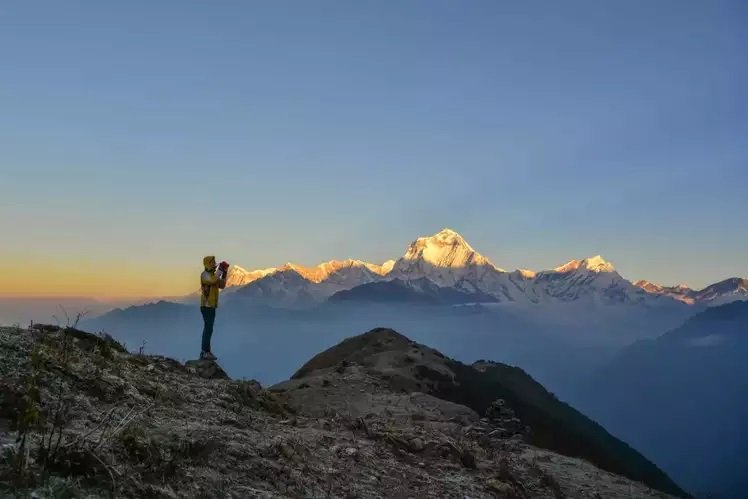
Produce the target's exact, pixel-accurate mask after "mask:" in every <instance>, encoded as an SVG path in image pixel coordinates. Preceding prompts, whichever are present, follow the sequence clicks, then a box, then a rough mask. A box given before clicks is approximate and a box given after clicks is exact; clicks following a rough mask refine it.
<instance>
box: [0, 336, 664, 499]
mask: <svg viewBox="0 0 748 499" xmlns="http://www.w3.org/2000/svg"><path fill="white" fill-rule="evenodd" d="M0 357H2V362H1V363H0V496H8V497H112V496H114V497H320V498H322V497H324V498H328V497H345V498H353V497H360V498H369V497H372V498H373V497H419V498H420V497H460V498H463V497H471V498H478V497H519V498H529V497H548V498H559V497H600V498H603V497H604V498H609V497H668V496H667V495H666V494H665V493H664V492H660V491H658V490H654V489H652V488H650V487H648V486H646V485H643V484H642V483H640V482H638V481H633V480H630V479H628V478H625V477H623V476H621V475H619V474H614V473H611V472H609V471H604V470H602V469H600V468H598V467H596V466H594V465H593V464H591V463H590V462H589V461H587V460H584V459H582V458H580V457H573V456H574V454H575V451H573V450H569V449H567V451H565V454H566V455H563V454H562V453H559V452H554V451H553V450H550V449H553V448H561V447H563V445H562V444H558V443H554V442H553V441H551V440H548V437H547V435H546V434H547V431H548V429H547V428H543V426H544V425H548V424H550V419H547V418H544V417H543V416H542V411H540V409H538V407H541V406H542V404H541V405H537V404H536V406H535V409H532V407H531V406H532V404H533V403H535V402H537V401H535V402H533V401H528V400H524V399H522V398H521V397H518V396H517V394H516V393H513V392H512V391H511V389H509V388H507V386H509V385H504V388H503V392H502V390H501V389H498V390H496V396H495V397H494V398H493V399H492V400H491V401H490V402H489V403H487V404H485V405H486V407H484V408H483V410H482V411H481V413H480V414H479V413H478V412H476V408H479V406H480V405H481V404H483V402H482V401H483V400H484V399H485V400H487V398H485V397H483V398H482V397H470V398H469V400H465V401H463V402H464V403H459V401H458V400H457V399H456V396H455V393H460V392H465V393H468V394H469V393H471V390H474V389H475V387H474V386H472V385H471V381H470V378H469V377H466V375H465V373H464V372H460V369H469V370H470V371H472V372H474V373H476V376H477V378H476V379H481V380H483V379H484V378H483V377H484V376H488V377H490V379H492V380H494V381H495V380H496V379H498V378H497V376H498V377H503V376H504V375H505V374H507V373H508V374H511V375H512V376H514V377H517V376H518V373H517V372H514V371H509V372H504V371H500V370H501V369H503V367H502V366H501V365H497V364H493V363H482V364H480V365H476V366H464V365H462V364H459V363H456V362H454V361H451V360H450V359H446V358H445V357H443V356H442V355H441V354H439V353H438V352H436V351H435V350H432V349H429V348H427V347H424V346H422V345H418V344H416V343H413V342H410V341H409V340H408V339H407V338H405V337H403V336H401V335H399V334H397V333H395V332H394V331H391V330H374V331H372V332H369V333H367V334H365V335H361V336H358V337H355V338H352V339H351V340H347V341H346V342H343V343H341V344H340V345H338V346H337V347H334V348H332V349H330V350H328V351H326V352H323V353H321V354H320V355H318V356H316V357H314V358H313V359H311V360H310V361H309V362H308V363H307V364H306V365H305V366H303V367H302V368H301V369H300V370H299V371H298V372H297V373H296V374H295V375H294V376H293V378H292V379H291V380H289V381H288V382H285V383H281V384H280V385H277V386H274V387H272V388H271V389H270V390H265V389H263V388H262V387H261V386H259V384H258V383H257V382H254V381H247V380H230V379H228V377H227V376H226V375H225V373H224V372H223V370H222V369H221V368H220V366H218V364H215V363H211V362H196V361H192V362H188V363H187V364H182V363H180V362H178V361H175V360H173V359H169V358H165V357H159V356H146V355H142V354H137V353H128V352H127V351H126V350H125V349H124V348H123V347H122V346H121V345H120V344H119V343H117V342H116V341H114V340H113V339H112V338H110V337H107V336H99V335H91V334H88V333H84V332H82V331H78V330H75V329H69V328H68V329H61V328H56V327H36V328H34V329H33V330H25V329H23V330H22V329H17V328H0ZM459 366H462V367H461V368H460V369H458V367H459ZM504 367H505V366H504ZM525 376H526V375H525ZM449 379H451V380H452V386H453V387H454V388H459V385H462V388H463V390H455V391H452V392H450V390H448V389H447V386H448V383H447V380H449ZM497 387H498V388H500V386H499V385H490V387H489V388H490V389H495V388H497ZM481 393H482V392H481ZM499 395H504V396H503V397H499ZM476 401H477V402H476ZM481 416H483V417H481ZM523 418H524V419H523ZM533 422H534V423H535V424H536V426H538V427H537V428H533ZM565 424H566V423H565V422H564V421H562V420H559V422H558V425H559V426H558V427H559V430H560V433H559V434H560V435H563V434H564V432H565V431H567V430H565V429H564V425H565ZM567 433H568V432H567ZM544 435H546V436H544ZM560 441H563V438H561V439H560ZM538 442H541V443H543V445H544V446H545V447H546V448H541V447H540V446H538V445H537V444H538ZM533 444H535V445H533ZM577 454H578V452H577ZM614 454H615V453H614V452H613V453H612V454H610V456H611V457H612V456H614ZM603 461H604V460H603ZM611 463H613V465H611ZM615 463H616V461H615V459H612V461H611V462H603V463H602V464H603V465H605V466H606V467H608V468H611V467H612V466H622V465H621V464H620V463H618V464H615ZM639 464H641V463H639ZM624 471H626V472H627V473H628V474H630V475H631V474H633V473H634V472H635V471H636V470H633V469H625V470H624ZM649 471H650V472H652V473H654V475H649V476H648V478H647V480H648V481H649V482H651V483H654V482H657V481H658V480H659V482H658V483H661V484H665V485H661V486H659V488H660V489H666V490H667V489H668V488H670V489H672V490H670V491H671V492H676V493H678V492H679V489H677V487H676V486H675V485H674V484H671V485H668V484H667V477H665V476H664V475H661V476H660V475H657V473H655V471H656V469H654V470H649Z"/></svg>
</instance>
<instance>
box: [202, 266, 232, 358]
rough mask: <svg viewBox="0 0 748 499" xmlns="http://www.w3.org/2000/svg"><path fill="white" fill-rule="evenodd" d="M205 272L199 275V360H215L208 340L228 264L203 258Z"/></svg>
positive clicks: (224, 282) (224, 284)
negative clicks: (201, 332)
mask: <svg viewBox="0 0 748 499" xmlns="http://www.w3.org/2000/svg"><path fill="white" fill-rule="evenodd" d="M203 266H204V267H205V270H204V271H203V273H202V274H200V291H201V293H200V313H201V314H202V316H203V341H202V347H201V349H200V358H201V359H206V360H216V356H215V355H213V353H212V352H211V351H210V339H211V337H212V336H213V324H215V321H216V309H217V308H218V293H219V290H221V289H223V288H225V287H226V275H227V274H228V270H229V264H228V263H226V262H221V265H220V266H219V265H217V264H216V257H214V256H206V257H205V258H203Z"/></svg>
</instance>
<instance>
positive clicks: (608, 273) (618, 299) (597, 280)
mask: <svg viewBox="0 0 748 499" xmlns="http://www.w3.org/2000/svg"><path fill="white" fill-rule="evenodd" d="M531 290H532V292H533V298H536V301H535V302H536V303H537V302H542V301H547V300H549V299H550V300H554V301H576V300H582V299H587V300H591V301H593V302H598V303H641V302H644V301H646V300H647V299H648V298H649V299H656V298H657V297H656V296H650V295H648V294H647V293H646V292H645V291H644V290H643V289H641V288H639V287H636V286H634V285H633V284H632V283H631V282H630V281H627V280H626V279H624V278H623V277H621V275H620V274H619V273H618V272H617V271H616V269H615V267H614V266H613V264H611V263H610V262H607V261H605V259H603V257H601V256H600V255H596V256H593V257H589V258H585V259H583V260H571V261H570V262H568V263H566V264H564V265H561V266H559V267H556V268H555V269H553V270H547V271H543V272H538V273H537V274H536V275H535V277H534V279H533V283H532V287H531Z"/></svg>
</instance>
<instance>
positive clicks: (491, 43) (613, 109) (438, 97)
mask: <svg viewBox="0 0 748 499" xmlns="http://www.w3.org/2000/svg"><path fill="white" fill-rule="evenodd" d="M746 26H748V4H746V3H745V2H740V1H734V2H727V1H719V0H715V1H708V2H705V1H675V0H674V1H666V0H658V1H656V2H653V1H629V2H599V1H592V0H590V1H583V2H574V1H572V2H563V3H562V2H555V1H537V2H496V1H488V2H478V1H471V2H442V1H413V2H395V1H381V2H374V1H367V2H364V1H361V2H359V1H356V2H350V1H341V2H289V1H272V2H271V1H267V2H251V1H224V2H189V1H159V2H150V1H148V2H146V1H130V2H101V1H89V2H81V1H77V2H76V1H69V2H57V1H23V2H21V1H10V2H4V3H3V4H2V6H0V61H2V69H0V235H2V241H3V244H2V246H1V247H0V257H2V261H3V262H5V263H4V264H3V265H5V268H0V271H2V274H0V275H7V274H6V272H7V271H10V270H11V267H17V266H21V267H23V268H32V266H35V265H38V264H39V263H40V262H44V268H45V269H46V271H47V272H51V273H52V275H58V276H59V279H69V280H72V281H75V283H74V284H76V285H75V286H72V287H71V289H74V290H75V292H76V293H77V294H80V293H87V292H88V291H86V290H87V289H88V288H86V286H89V284H91V283H92V282H93V281H94V280H95V279H100V280H102V282H103V280H106V279H108V281H109V282H110V287H111V281H113V280H117V279H122V275H131V274H136V275H139V276H140V277H139V278H140V279H141V282H142V283H145V282H147V283H148V284H144V285H143V286H138V285H136V284H134V281H130V280H127V281H122V282H121V284H120V285H118V290H119V291H120V292H121V294H127V295H129V294H141V293H142V292H143V291H142V289H141V288H144V289H152V290H153V292H154V293H156V292H167V291H170V290H172V288H173V289H174V292H177V291H178V290H177V288H179V289H180V290H181V289H182V287H184V286H188V287H189V283H191V282H192V281H194V275H193V274H194V270H195V267H196V266H197V267H198V268H199V266H200V260H201V257H202V255H203V254H204V253H216V254H217V255H218V256H219V257H224V258H229V259H231V260H232V261H234V262H236V263H238V264H241V265H243V266H246V267H265V266H270V265H277V264H280V263H284V262H286V261H289V260H292V261H295V262H299V263H302V264H315V263H318V262H319V261H321V260H325V259H330V258H346V257H356V258H361V259H367V260H372V261H378V260H379V261H381V260H384V259H387V258H391V257H396V256H399V255H400V254H402V253H403V252H404V250H405V246H406V245H407V244H408V243H409V242H410V241H411V240H412V239H414V238H415V237H416V236H419V235H423V234H429V233H433V232H436V231H437V230H439V229H441V228H442V227H451V228H453V229H455V230H457V231H459V232H460V233H462V234H463V235H464V236H465V237H466V238H467V239H468V241H470V242H471V244H472V245H473V246H474V247H476V249H478V250H479V251H481V252H482V253H484V254H485V255H486V256H488V257H490V258H491V259H492V260H494V262H495V263H497V264H498V265H500V266H502V267H505V268H510V269H513V268H516V267H527V268H535V269H538V268H548V267H551V266H554V265H557V264H559V263H562V262H564V261H566V260H568V259H571V258H581V257H584V256H589V255H593V254H597V253H601V254H602V255H603V256H605V257H606V258H607V259H609V260H611V261H613V262H614V263H615V264H616V266H617V267H618V268H619V270H620V271H621V273H622V274H624V275H625V276H627V277H629V278H648V279H651V280H655V281H661V282H664V283H674V282H687V283H689V284H691V285H694V286H700V285H706V284H708V283H711V282H713V281H716V280H718V279H721V278H725V277H728V276H733V275H743V276H748V230H746V229H747V228H748V227H747V225H748V224H747V223H746V214H748V196H746V184H747V182H748V140H746V137H748V94H747V92H746V90H745V89H746V88H748V50H747V49H748V30H747V29H746ZM79 269H82V270H79ZM92 269H96V270H95V271H94V270H92ZM82 273H88V274H91V273H95V274H97V275H99V277H90V276H89V278H87V279H83V278H82V277H81V275H82ZM107 276H110V277H107ZM111 276H114V277H111ZM165 276H167V278H166V279H165ZM0 279H2V278H0ZM78 281H80V282H78ZM83 281H85V283H87V284H85V285H84V283H83ZM89 281H91V282H89ZM165 282H168V283H169V285H168V286H166V285H165V284H164V283H165ZM156 283H159V284H156ZM110 287H107V286H105V285H104V284H102V283H101V282H100V283H99V284H98V285H95V286H94V285H92V284H91V286H90V293H92V294H97V293H101V294H111V292H110V291H111V290H110ZM3 288H4V287H3V283H2V282H0V294H2V293H3V292H5V294H13V292H14V291H13V289H11V288H12V286H9V285H8V284H7V283H6V286H5V288H6V289H3ZM107 290H109V291H107ZM29 292H31V291H29ZM40 292H41V291H40ZM71 292H72V291H71Z"/></svg>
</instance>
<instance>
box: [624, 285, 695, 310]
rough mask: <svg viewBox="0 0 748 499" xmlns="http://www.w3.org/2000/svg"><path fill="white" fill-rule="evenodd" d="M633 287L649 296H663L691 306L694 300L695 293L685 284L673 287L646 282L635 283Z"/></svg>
mask: <svg viewBox="0 0 748 499" xmlns="http://www.w3.org/2000/svg"><path fill="white" fill-rule="evenodd" d="M634 286H637V287H639V288H641V289H643V290H644V291H646V292H647V293H649V294H652V295H664V296H669V297H671V298H673V299H675V300H678V301H681V302H683V303H687V304H689V305H693V304H694V303H695V302H696V300H695V299H694V294H695V293H696V292H695V291H694V290H693V289H691V288H689V287H688V286H686V285H685V284H677V285H675V286H660V285H659V284H655V283H653V282H649V281H646V280H643V279H642V280H640V281H636V282H635V283H634Z"/></svg>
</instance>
